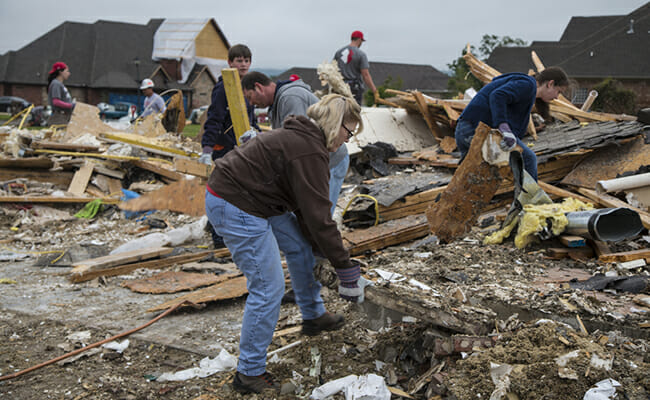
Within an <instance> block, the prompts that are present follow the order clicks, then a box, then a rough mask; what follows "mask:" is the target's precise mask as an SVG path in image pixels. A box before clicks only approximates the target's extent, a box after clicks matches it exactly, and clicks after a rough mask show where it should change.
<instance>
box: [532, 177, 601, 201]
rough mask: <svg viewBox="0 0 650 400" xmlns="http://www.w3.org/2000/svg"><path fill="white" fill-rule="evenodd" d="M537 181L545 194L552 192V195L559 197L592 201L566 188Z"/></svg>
mask: <svg viewBox="0 0 650 400" xmlns="http://www.w3.org/2000/svg"><path fill="white" fill-rule="evenodd" d="M537 183H538V184H539V187H540V188H542V190H543V191H545V192H546V193H547V194H553V195H556V196H558V197H561V198H567V197H572V198H574V199H576V200H580V201H582V202H584V203H591V202H592V200H591V199H588V198H587V197H585V196H581V195H579V194H576V193H573V192H570V191H568V190H564V189H561V188H559V187H556V186H553V185H549V184H548V183H546V182H543V181H538V182H537Z"/></svg>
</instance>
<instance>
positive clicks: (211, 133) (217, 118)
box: [201, 77, 259, 160]
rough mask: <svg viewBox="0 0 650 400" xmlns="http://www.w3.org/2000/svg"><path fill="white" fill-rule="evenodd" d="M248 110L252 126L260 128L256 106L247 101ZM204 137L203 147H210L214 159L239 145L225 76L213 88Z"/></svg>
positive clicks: (202, 139) (204, 126) (202, 140)
mask: <svg viewBox="0 0 650 400" xmlns="http://www.w3.org/2000/svg"><path fill="white" fill-rule="evenodd" d="M246 109H247V111H248V120H249V122H250V124H251V127H252V128H255V129H257V130H259V126H258V125H257V121H256V119H255V107H253V106H252V105H250V104H248V101H246ZM203 129H204V130H203V137H202V138H201V146H202V147H210V148H212V149H213V151H212V159H213V160H215V159H217V158H221V157H223V156H224V155H226V153H228V152H229V151H230V150H232V149H233V148H235V146H237V139H235V132H234V131H233V128H232V120H231V119H230V108H228V99H226V89H225V88H224V86H223V78H222V77H219V81H218V82H217V84H216V85H214V88H213V89H212V102H211V103H210V107H208V116H207V119H206V120H205V125H203Z"/></svg>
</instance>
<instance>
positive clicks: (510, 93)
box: [460, 73, 537, 139]
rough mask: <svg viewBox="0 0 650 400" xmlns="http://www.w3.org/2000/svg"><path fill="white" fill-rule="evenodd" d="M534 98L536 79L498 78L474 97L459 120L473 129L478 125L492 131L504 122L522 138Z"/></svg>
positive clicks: (520, 75)
mask: <svg viewBox="0 0 650 400" xmlns="http://www.w3.org/2000/svg"><path fill="white" fill-rule="evenodd" d="M536 96H537V82H536V81H535V78H533V77H531V76H528V75H525V74H521V73H511V74H503V75H499V76H497V77H496V78H494V79H493V80H492V82H490V83H488V84H487V85H485V86H484V87H483V88H482V89H481V90H480V91H479V92H478V93H477V94H476V96H474V98H473V99H472V101H470V102H469V104H468V105H467V107H465V110H464V111H463V113H462V114H461V115H460V117H461V118H462V119H463V120H465V121H468V122H470V123H471V124H472V125H473V126H474V128H476V126H477V125H478V123H479V122H483V123H485V124H487V125H489V126H490V127H492V128H498V127H499V124H501V123H503V122H507V123H508V125H510V128H511V129H512V133H514V134H515V135H516V136H517V137H519V138H520V139H521V138H523V137H524V135H525V134H526V128H527V127H528V121H529V120H530V110H531V109H532V108H533V104H535V97H536Z"/></svg>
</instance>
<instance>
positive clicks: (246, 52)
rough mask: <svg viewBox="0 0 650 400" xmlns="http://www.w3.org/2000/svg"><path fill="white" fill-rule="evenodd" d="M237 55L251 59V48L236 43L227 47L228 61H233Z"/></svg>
mask: <svg viewBox="0 0 650 400" xmlns="http://www.w3.org/2000/svg"><path fill="white" fill-rule="evenodd" d="M237 57H244V58H249V59H251V60H252V59H253V55H252V54H251V49H249V48H248V46H246V45H245V44H236V45H234V46H232V47H231V48H230V49H228V61H234V60H235V58H237Z"/></svg>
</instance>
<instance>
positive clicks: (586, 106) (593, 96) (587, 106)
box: [580, 90, 598, 111]
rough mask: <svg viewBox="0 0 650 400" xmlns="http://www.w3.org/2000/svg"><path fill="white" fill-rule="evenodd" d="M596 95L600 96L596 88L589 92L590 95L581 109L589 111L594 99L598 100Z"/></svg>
mask: <svg viewBox="0 0 650 400" xmlns="http://www.w3.org/2000/svg"><path fill="white" fill-rule="evenodd" d="M596 97H598V92H597V91H596V90H592V91H591V92H589V97H587V100H585V102H584V104H583V105H582V107H580V110H582V111H589V109H590V108H591V105H592V104H593V103H594V100H596Z"/></svg>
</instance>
